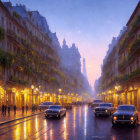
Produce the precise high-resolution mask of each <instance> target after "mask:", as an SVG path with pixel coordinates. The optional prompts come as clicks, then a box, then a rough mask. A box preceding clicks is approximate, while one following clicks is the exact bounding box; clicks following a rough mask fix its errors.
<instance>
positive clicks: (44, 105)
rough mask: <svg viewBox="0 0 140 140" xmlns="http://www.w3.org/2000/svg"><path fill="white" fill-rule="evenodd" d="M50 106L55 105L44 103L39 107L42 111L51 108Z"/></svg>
mask: <svg viewBox="0 0 140 140" xmlns="http://www.w3.org/2000/svg"><path fill="white" fill-rule="evenodd" d="M50 105H53V103H52V102H43V103H41V104H40V105H39V109H40V110H46V109H48V108H49V106H50Z"/></svg>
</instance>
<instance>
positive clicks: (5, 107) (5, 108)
mask: <svg viewBox="0 0 140 140" xmlns="http://www.w3.org/2000/svg"><path fill="white" fill-rule="evenodd" d="M6 110H7V106H6V105H5V106H4V114H5V116H6Z"/></svg>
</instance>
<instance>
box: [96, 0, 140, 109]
mask: <svg viewBox="0 0 140 140" xmlns="http://www.w3.org/2000/svg"><path fill="white" fill-rule="evenodd" d="M126 27H127V28H126V30H125V31H124V32H123V34H121V36H120V38H119V39H118V42H117V44H115V45H114V47H113V49H112V50H111V51H110V53H109V55H108V56H107V58H106V63H104V64H103V67H102V75H101V78H100V82H99V85H98V87H99V88H98V89H100V90H99V92H100V94H98V96H101V97H102V99H103V100H105V101H106V102H113V103H114V104H115V105H116V106H118V105H120V104H134V105H136V107H137V108H138V110H140V103H139V100H140V2H139V3H138V5H137V7H136V9H135V10H134V12H133V14H132V15H131V17H130V19H129V21H128V22H127V24H126Z"/></svg>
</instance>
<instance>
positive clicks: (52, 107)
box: [49, 106, 61, 109]
mask: <svg viewBox="0 0 140 140" xmlns="http://www.w3.org/2000/svg"><path fill="white" fill-rule="evenodd" d="M49 109H61V106H50V107H49Z"/></svg>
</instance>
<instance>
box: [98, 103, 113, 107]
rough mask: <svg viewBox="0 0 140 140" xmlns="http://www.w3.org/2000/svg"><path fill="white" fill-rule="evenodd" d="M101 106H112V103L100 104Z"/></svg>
mask: <svg viewBox="0 0 140 140" xmlns="http://www.w3.org/2000/svg"><path fill="white" fill-rule="evenodd" d="M100 106H107V107H111V104H100Z"/></svg>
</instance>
